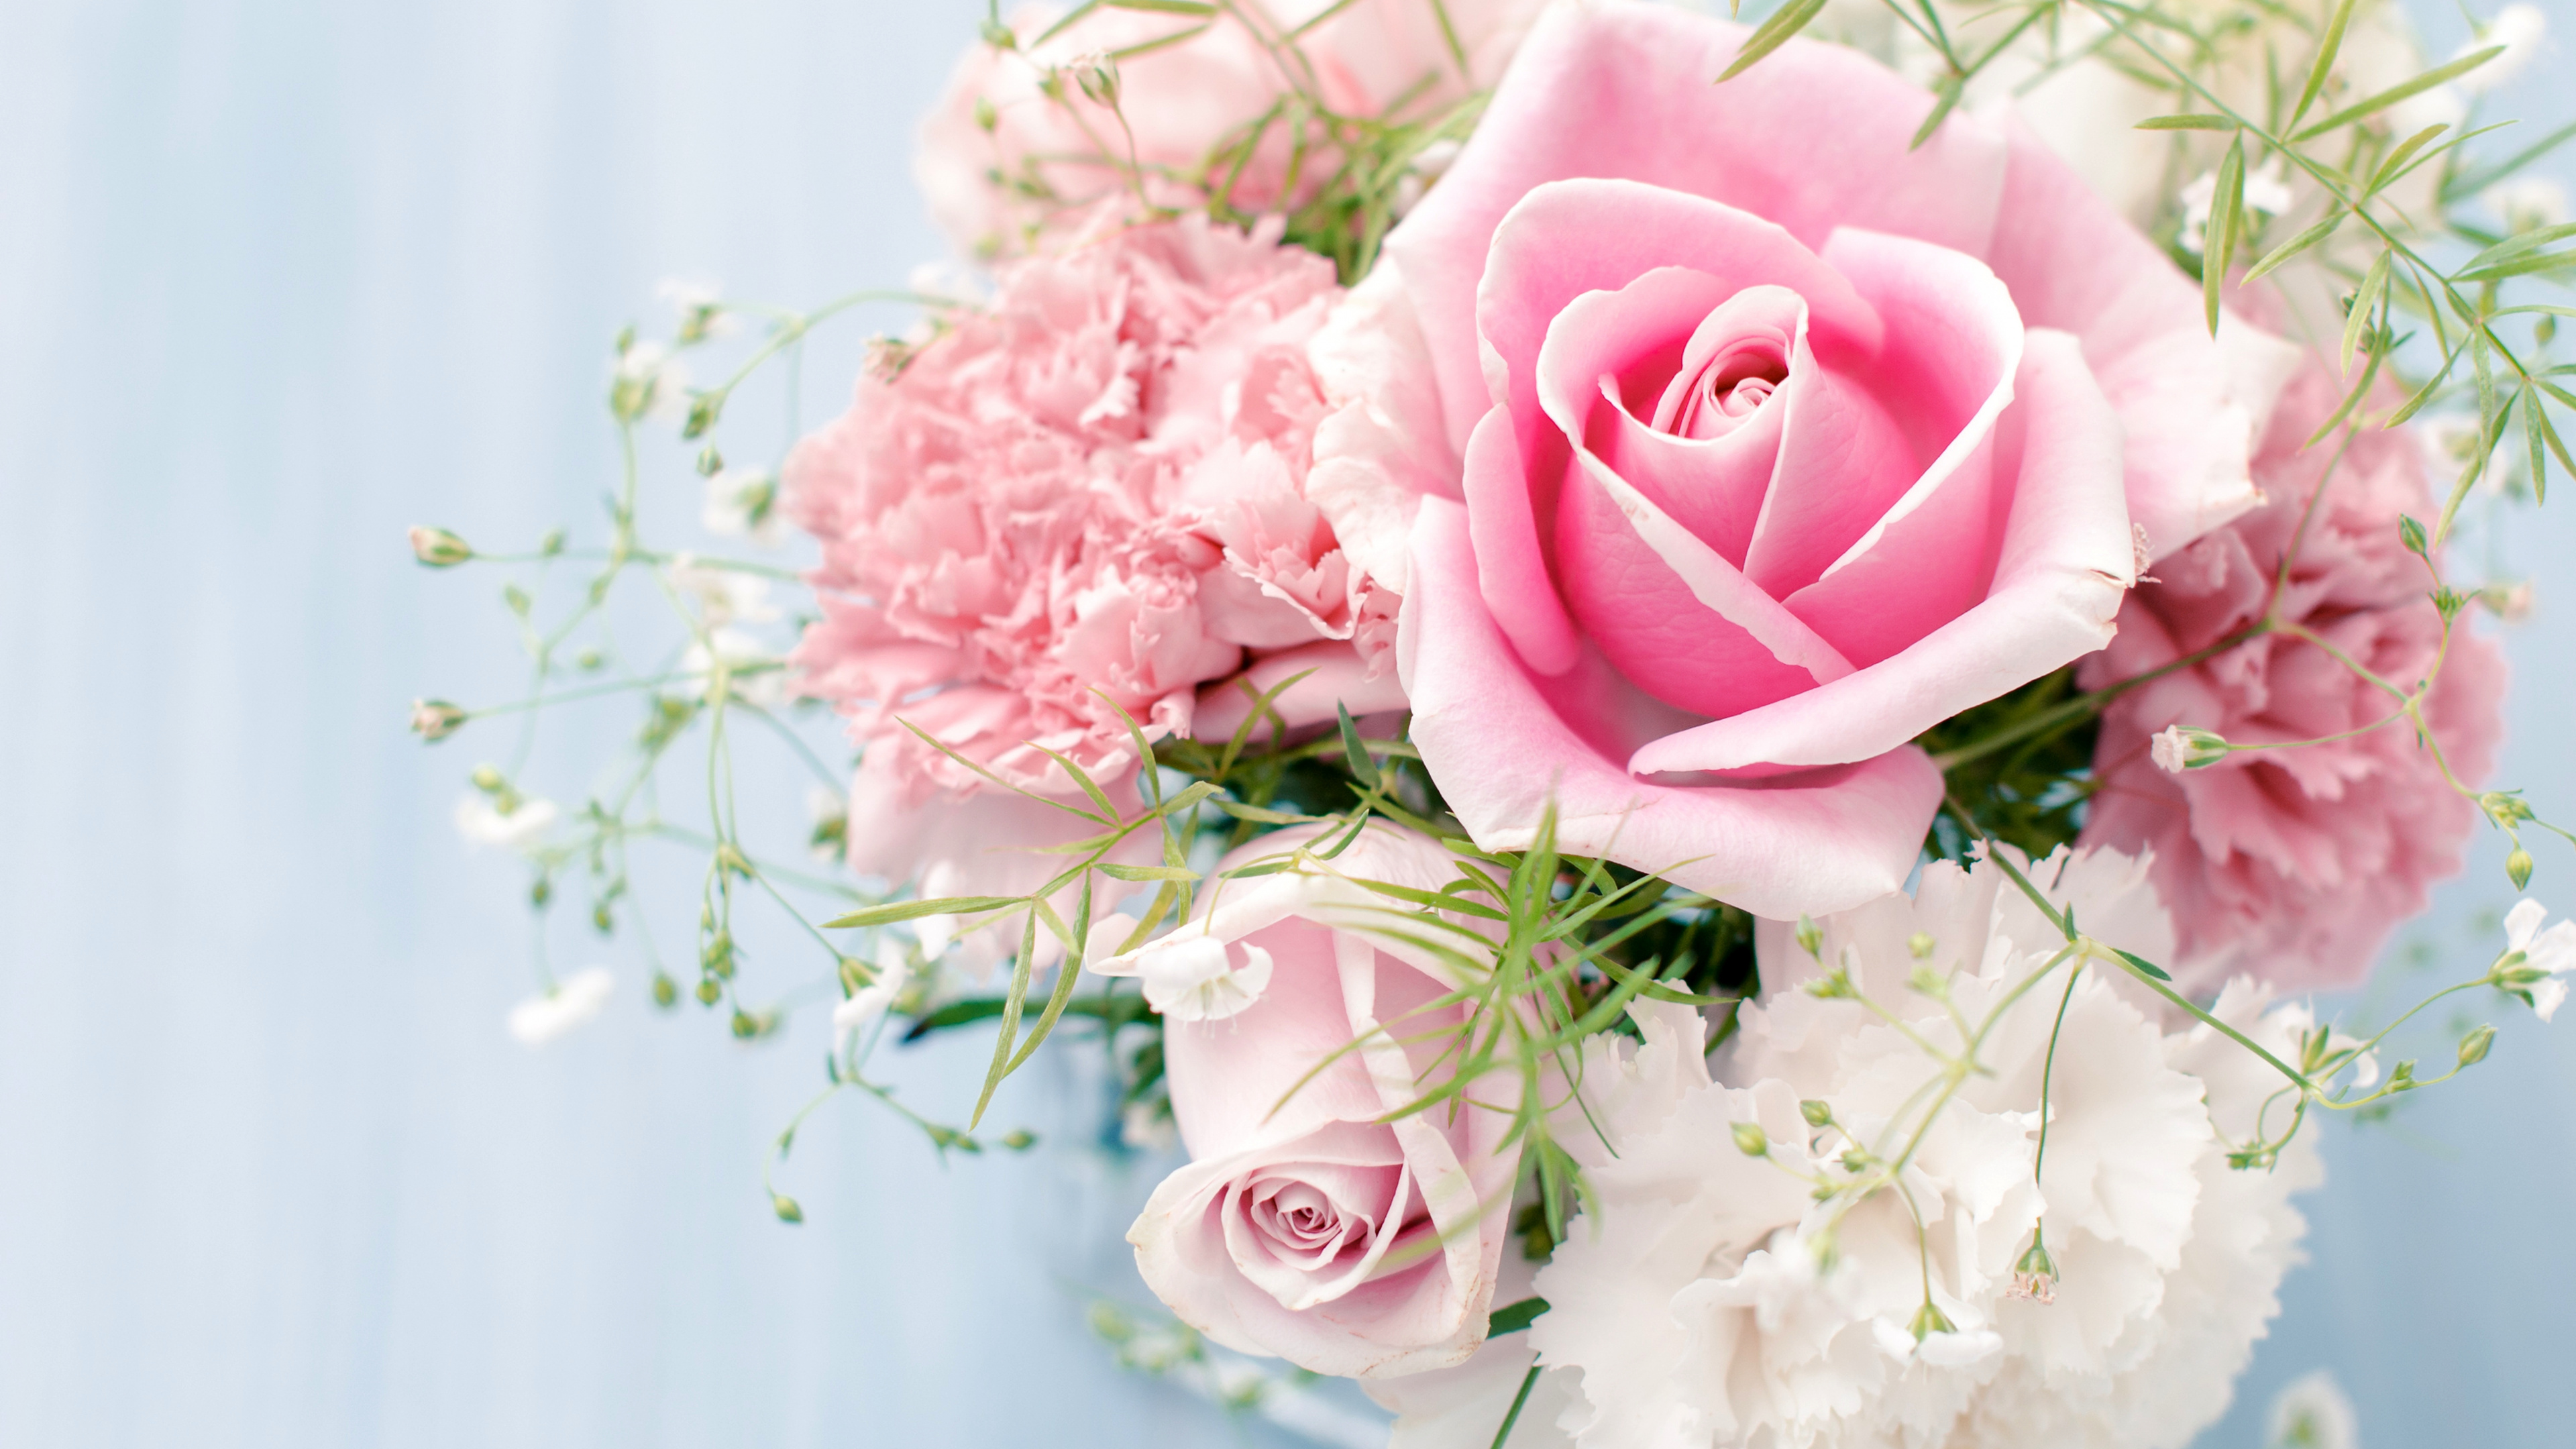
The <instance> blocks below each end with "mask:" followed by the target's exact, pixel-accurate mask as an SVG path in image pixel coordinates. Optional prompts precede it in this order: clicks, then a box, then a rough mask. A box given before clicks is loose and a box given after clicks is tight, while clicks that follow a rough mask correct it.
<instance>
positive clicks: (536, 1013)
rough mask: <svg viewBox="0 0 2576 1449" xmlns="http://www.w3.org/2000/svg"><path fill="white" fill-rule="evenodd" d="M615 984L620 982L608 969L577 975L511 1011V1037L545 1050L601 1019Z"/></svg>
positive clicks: (532, 997) (578, 973)
mask: <svg viewBox="0 0 2576 1449" xmlns="http://www.w3.org/2000/svg"><path fill="white" fill-rule="evenodd" d="M616 984H617V978H616V977H614V976H611V975H610V974H609V973H608V968H607V967H605V966H593V967H591V968H590V969H589V970H587V971H577V972H575V973H573V974H572V975H571V976H569V977H567V978H565V979H564V980H563V981H561V982H558V983H557V984H556V985H555V987H554V989H553V990H551V991H548V992H546V993H545V994H543V995H541V996H531V997H529V998H528V999H527V1000H525V1001H522V1002H520V1003H519V1004H518V1005H516V1006H513V1007H511V1008H510V1017H509V1021H510V1035H512V1036H514V1037H517V1038H518V1039H519V1040H520V1041H522V1042H524V1043H526V1044H527V1045H529V1046H544V1045H545V1044H546V1043H547V1042H550V1041H553V1040H554V1039H555V1038H556V1037H559V1036H561V1035H563V1034H564V1033H565V1032H568V1031H570V1030H572V1029H573V1028H574V1027H576V1026H579V1025H581V1024H582V1023H583V1022H585V1021H588V1020H590V1019H591V1018H592V1017H594V1016H597V1015H599V1012H600V1008H601V1007H604V1006H606V1005H608V996H609V992H610V990H611V989H612V988H613V987H615V986H616Z"/></svg>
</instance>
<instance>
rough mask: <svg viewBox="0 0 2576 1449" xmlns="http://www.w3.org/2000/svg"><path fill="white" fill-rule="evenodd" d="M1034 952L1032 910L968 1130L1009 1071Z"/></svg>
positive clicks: (980, 1118)
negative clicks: (991, 1055) (982, 1086)
mask: <svg viewBox="0 0 2576 1449" xmlns="http://www.w3.org/2000/svg"><path fill="white" fill-rule="evenodd" d="M1037 904H1038V902H1036V901H1035V900H1032V901H1031V902H1030V905H1031V906H1032V907H1035V906H1036V905H1037ZM1037 954H1038V913H1037V911H1036V910H1035V909H1031V910H1030V912H1029V923H1028V925H1027V926H1025V927H1023V928H1022V929H1021V931H1020V950H1019V955H1018V957H1017V959H1015V960H1014V961H1012V963H1011V985H1010V990H1009V991H1008V992H1006V993H1005V994H1004V996H1003V999H1002V1030H1001V1034H1000V1035H998V1036H996V1037H994V1038H993V1065H992V1066H991V1067H990V1068H988V1069H987V1070H986V1071H985V1073H984V1090H983V1091H981V1092H979V1093H977V1094H976V1097H975V1115H973V1116H971V1117H969V1118H967V1119H966V1126H967V1128H968V1130H970V1131H971V1130H973V1129H974V1128H975V1127H977V1126H979V1125H981V1124H982V1123H983V1120H984V1109H985V1108H987V1107H990V1106H992V1105H993V1092H994V1089H995V1088H997V1087H999V1086H1001V1085H1002V1079H1003V1078H1004V1077H1007V1076H1009V1075H1010V1074H1011V1048H1012V1047H1013V1046H1014V1045H1016V1044H1017V1041H1018V1038H1019V1031H1020V1012H1021V1010H1022V1009H1023V1008H1024V1007H1025V1006H1026V1005H1027V1003H1028V999H1029V978H1030V976H1031V975H1032V974H1033V973H1034V972H1035V971H1036V969H1037V968H1036V965H1035V963H1036V960H1037Z"/></svg>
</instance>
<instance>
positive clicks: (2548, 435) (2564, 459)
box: [2531, 383, 2576, 503]
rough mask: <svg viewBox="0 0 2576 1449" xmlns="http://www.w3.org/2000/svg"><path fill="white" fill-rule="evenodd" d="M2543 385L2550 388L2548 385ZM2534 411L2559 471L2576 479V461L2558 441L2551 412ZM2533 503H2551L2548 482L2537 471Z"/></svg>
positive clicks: (2541, 432) (2542, 438)
mask: <svg viewBox="0 0 2576 1449" xmlns="http://www.w3.org/2000/svg"><path fill="white" fill-rule="evenodd" d="M2541 385H2542V386H2543V387H2546V386H2548V384H2546V383H2543V384H2541ZM2532 411H2533V412H2535V413H2538V414H2539V415H2540V440H2541V441H2542V442H2543V443H2546V444H2548V445H2549V453H2550V456H2551V457H2554V458H2556V459H2557V460H2558V471H2560V472H2562V473H2565V474H2566V475H2567V476H2568V477H2570V478H2576V461H2571V460H2570V459H2569V458H2568V456H2567V445H2566V444H2565V443H2562V442H2560V441H2559V440H2558V428H2557V425H2556V424H2553V423H2552V422H2550V421H2549V410H2548V409H2547V408H2546V407H2535V408H2533V409H2532ZM2531 501H2532V502H2534V503H2547V502H2548V501H2549V488H2548V480H2547V479H2546V478H2544V477H2542V476H2541V474H2540V472H2539V470H2537V469H2534V470H2533V472H2532V475H2531Z"/></svg>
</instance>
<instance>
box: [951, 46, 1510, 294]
mask: <svg viewBox="0 0 2576 1449" xmlns="http://www.w3.org/2000/svg"><path fill="white" fill-rule="evenodd" d="M1541 3H1542V0H1446V12H1447V23H1448V26H1449V28H1450V29H1451V30H1452V31H1454V33H1455V36H1456V39H1457V43H1458V46H1459V47H1460V50H1461V52H1462V53H1463V55H1464V57H1465V62H1464V69H1463V72H1462V69H1461V65H1460V61H1459V58H1458V56H1457V55H1453V53H1452V52H1451V49H1450V41H1449V36H1448V35H1446V34H1444V33H1443V22H1442V18H1441V12H1440V11H1439V10H1437V9H1435V8H1434V7H1433V5H1432V4H1431V3H1429V0H1346V3H1344V4H1342V5H1338V6H1336V5H1333V4H1332V3H1331V0H1249V3H1245V4H1242V5H1239V6H1228V7H1226V10H1225V13H1222V14H1219V15H1216V16H1213V17H1204V18H1203V17H1197V16H1190V15H1181V14H1173V13H1164V12H1159V11H1150V10H1144V9H1133V10H1131V9H1121V8H1116V7H1106V6H1104V7H1100V8H1096V9H1093V10H1092V11H1091V13H1090V14H1088V15H1086V16H1084V17H1083V18H1082V19H1080V20H1078V21H1076V22H1075V23H1073V24H1072V25H1069V26H1067V27H1065V29H1064V30H1063V31H1062V32H1061V33H1059V34H1056V35H1054V36H1052V37H1051V38H1048V39H1046V40H1044V41H1043V43H1041V42H1040V39H1039V38H1040V37H1041V36H1045V35H1046V34H1047V32H1048V31H1049V30H1050V29H1052V28H1053V27H1054V26H1055V24H1056V23H1057V21H1058V20H1059V19H1060V18H1061V17H1062V15H1063V13H1064V12H1063V11H1061V10H1059V9H1056V8H1054V7H1051V6H1043V5H1039V6H1030V7H1027V8H1025V9H1022V10H1021V11H1019V12H1018V13H1017V14H1015V15H1014V16H1013V17H1012V23H1011V32H1012V34H1013V36H1014V37H1015V44H1014V45H1013V46H1012V48H1010V49H1008V50H1002V49H997V48H995V47H994V46H991V45H988V44H984V43H981V42H978V43H977V44H976V45H975V46H974V47H973V48H972V49H970V50H969V51H968V52H967V53H966V55H965V56H964V57H962V58H961V59H960V60H959V61H958V64H957V70H956V72H955V74H953V75H952V76H951V77H950V79H949V83H948V90H947V92H946V93H945V94H944V95H943V96H941V98H940V101H939V104H938V105H937V107H935V108H934V109H933V110H932V111H931V113H930V115H929V117H928V118H927V119H925V120H924V121H923V122H922V127H921V144H920V150H919V152H918V153H917V155H916V157H915V160H914V166H913V170H914V175H915V178H916V179H917V180H918V181H919V182H920V184H921V189H922V191H923V193H924V194H925V195H926V196H928V197H929V199H930V209H931V214H932V215H933V216H934V217H936V218H937V219H938V221H939V223H940V225H941V226H943V227H945V228H946V229H947V230H948V232H949V234H950V235H951V236H953V237H955V238H956V239H957V241H958V242H959V244H961V245H963V246H966V247H968V248H970V249H972V250H974V251H976V252H978V253H983V254H998V253H1006V252H1017V251H1021V250H1024V249H1026V248H1027V246H1028V245H1029V241H1030V239H1031V238H1032V237H1035V236H1039V235H1042V234H1044V233H1045V232H1047V231H1049V230H1051V229H1054V228H1055V227H1057V226H1060V225H1061V224H1062V223H1064V222H1065V221H1066V220H1068V219H1071V218H1078V217H1080V216H1082V215H1085V214H1086V213H1087V211H1088V209H1089V208H1090V207H1091V206H1093V205H1094V204H1095V203H1100V202H1102V201H1104V200H1107V201H1110V202H1111V204H1123V203H1121V202H1120V201H1119V198H1122V197H1123V198H1125V200H1126V202H1129V203H1132V202H1133V201H1134V200H1135V197H1136V192H1137V191H1138V190H1139V189H1141V190H1142V192H1143V195H1144V199H1145V200H1147V201H1150V202H1151V203H1152V204H1153V205H1155V206H1160V207H1167V208H1170V209H1172V210H1175V211H1185V212H1186V211H1196V210H1202V209H1204V208H1205V207H1206V206H1207V205H1208V203H1209V202H1210V201H1211V200H1213V199H1218V198H1222V199H1223V200H1224V201H1226V202H1229V203H1230V204H1232V205H1233V206H1235V207H1236V208H1238V209H1240V210H1243V211H1247V212H1257V211H1261V210H1265V209H1270V208H1274V207H1277V206H1279V205H1281V204H1282V203H1283V202H1285V201H1290V200H1302V199H1304V198H1305V197H1307V196H1311V195H1312V194H1313V192H1314V191H1315V188H1316V185H1317V184H1318V182H1320V180H1321V179H1322V178H1325V177H1329V176H1331V175H1332V174H1333V173H1334V171H1335V170H1336V169H1337V168H1336V164H1335V163H1334V161H1333V160H1332V159H1331V158H1330V156H1329V154H1327V153H1326V152H1325V151H1324V150H1323V149H1321V148H1323V147H1326V146H1329V144H1330V142H1329V137H1328V135H1327V134H1326V133H1325V131H1324V129H1323V127H1322V126H1321V125H1320V124H1314V123H1309V125H1308V131H1307V136H1306V142H1307V147H1308V149H1307V153H1306V155H1305V156H1304V157H1303V158H1302V161H1301V162H1300V163H1299V164H1298V166H1297V168H1296V169H1297V172H1298V174H1300V175H1302V176H1304V177H1305V178H1306V181H1305V184H1303V185H1301V186H1300V187H1299V188H1298V191H1299V195H1298V196H1297V197H1295V198H1290V197H1288V196H1286V195H1285V193H1286V191H1287V187H1288V183H1289V178H1290V169H1291V161H1292V157H1293V156H1294V154H1295V151H1296V147H1295V145H1294V130H1293V125H1294V123H1292V122H1291V121H1289V120H1287V119H1285V118H1283V117H1280V116H1277V115H1273V114H1272V111H1273V108H1274V107H1275V106H1277V105H1278V103H1279V102H1281V101H1282V100H1284V99H1286V98H1288V97H1289V96H1290V95H1292V94H1295V93H1301V92H1302V93H1303V94H1304V95H1306V96H1307V97H1309V98H1310V99H1311V100H1312V101H1313V102H1315V103H1317V104H1320V105H1321V106H1323V107H1325V108H1328V109H1330V110H1331V111H1333V112H1334V113H1336V114H1338V115H1343V116H1357V117H1372V118H1373V117H1379V116H1392V117H1393V118H1396V119H1403V120H1409V121H1433V120H1437V119H1439V118H1440V117H1441V116H1442V114H1443V113H1444V112H1446V111H1447V110H1448V109H1449V108H1450V107H1452V106H1454V105H1456V104H1457V103H1458V102H1459V101H1461V100H1463V99H1464V98H1465V97H1466V94H1467V92H1468V91H1469V90H1470V89H1473V88H1477V87H1483V86H1490V85H1492V84H1493V83H1494V81H1495V80H1496V78H1498V77H1499V76H1500V75H1501V74H1502V71H1503V64H1504V62H1505V61H1506V60H1508V59H1509V58H1510V56H1511V52H1512V48H1513V46H1514V45H1515V44H1517V43H1518V41H1519V39H1520V36H1521V32H1522V31H1523V30H1525V29H1526V28H1527V26H1528V24H1529V21H1530V19H1531V17H1533V16H1534V15H1536V14H1537V13H1538V11H1539V9H1540V8H1541ZM1327 10H1330V11H1332V13H1331V14H1330V15H1329V16H1326V15H1324V12H1325V11H1327ZM1319 17H1321V18H1320V23H1316V24H1315V26H1314V28H1313V29H1312V30H1308V31H1306V32H1305V33H1304V34H1302V35H1300V36H1298V37H1297V39H1296V41H1295V43H1294V46H1293V48H1292V47H1290V46H1288V45H1285V44H1283V43H1282V40H1281V38H1282V37H1284V36H1287V35H1289V34H1290V33H1292V32H1294V31H1296V30H1298V29H1299V27H1301V26H1304V25H1306V24H1308V23H1309V22H1316V21H1318V20H1319ZM1183 34H1186V35H1187V36H1188V38H1187V39H1186V40H1182V41H1180V42H1179V43H1176V44H1170V45H1164V46H1161V47H1158V48H1156V49H1153V50H1150V51H1146V52H1144V53H1142V54H1135V55H1131V56H1130V57H1129V58H1128V59H1126V60H1124V61H1120V62H1117V65H1116V74H1117V83H1118V90H1119V96H1118V100H1119V106H1118V109H1116V110H1114V111H1113V110H1111V109H1110V108H1109V107H1108V106H1106V105H1104V104H1102V102H1101V99H1100V98H1099V97H1098V96H1096V95H1086V94H1085V92H1084V90H1083V88H1082V86H1081V84H1080V78H1079V72H1078V71H1077V70H1076V69H1075V67H1076V66H1078V65H1079V64H1080V63H1082V62H1083V61H1084V60H1085V59H1086V58H1090V57H1096V56H1099V55H1101V54H1103V53H1106V52H1114V51H1119V50H1122V49H1128V48H1130V47H1137V46H1143V45H1147V44H1150V43H1151V42H1154V41H1157V40H1163V39H1168V38H1170V37H1173V36H1176V35H1183ZM1050 77H1053V78H1054V79H1053V84H1052V89H1053V91H1054V94H1049V89H1050ZM1122 120H1123V124H1122ZM987 122H989V123H990V124H989V126H988V125H987ZM1131 143H1132V147H1133V150H1132V153H1131V151H1130V146H1131ZM1247 148H1248V152H1247ZM1131 166H1132V167H1133V168H1134V169H1133V170H1132V171H1131Z"/></svg>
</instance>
